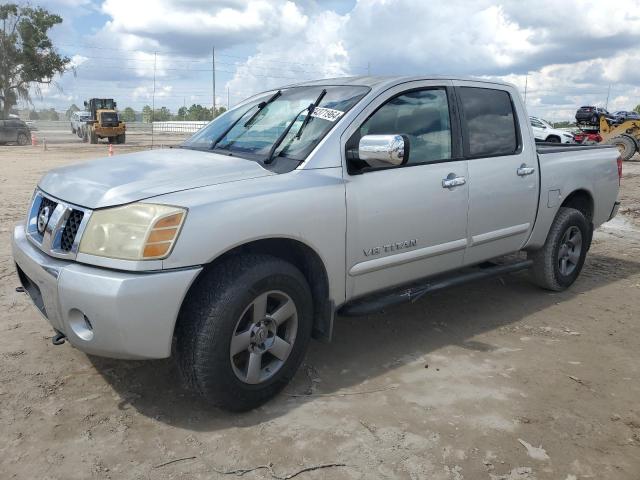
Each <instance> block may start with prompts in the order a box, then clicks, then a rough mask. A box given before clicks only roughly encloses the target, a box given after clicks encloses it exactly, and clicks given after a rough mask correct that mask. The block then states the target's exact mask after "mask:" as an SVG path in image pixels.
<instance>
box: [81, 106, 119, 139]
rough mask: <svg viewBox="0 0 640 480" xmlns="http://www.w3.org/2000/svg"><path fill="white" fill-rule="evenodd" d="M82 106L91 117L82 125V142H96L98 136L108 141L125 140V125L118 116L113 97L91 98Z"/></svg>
mask: <svg viewBox="0 0 640 480" xmlns="http://www.w3.org/2000/svg"><path fill="white" fill-rule="evenodd" d="M84 107H85V109H86V110H87V111H88V112H89V113H90V114H91V117H90V118H89V119H88V120H86V121H85V122H84V124H83V127H82V141H83V142H89V143H98V139H100V138H107V139H108V140H109V143H124V142H125V139H126V133H125V132H126V128H127V127H126V125H125V124H124V122H121V121H120V118H119V117H118V112H117V111H116V102H114V101H113V98H91V99H89V100H88V101H86V102H84Z"/></svg>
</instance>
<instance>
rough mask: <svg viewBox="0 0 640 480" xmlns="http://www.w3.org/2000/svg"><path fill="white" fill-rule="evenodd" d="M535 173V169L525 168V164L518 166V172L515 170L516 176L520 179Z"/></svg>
mask: <svg viewBox="0 0 640 480" xmlns="http://www.w3.org/2000/svg"><path fill="white" fill-rule="evenodd" d="M535 171H536V169H535V168H533V167H527V164H526V163H523V164H522V165H520V168H518V170H516V172H517V173H518V175H520V176H521V177H524V176H525V175H531V174H532V173H533V172H535Z"/></svg>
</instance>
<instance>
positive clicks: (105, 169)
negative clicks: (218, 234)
mask: <svg viewBox="0 0 640 480" xmlns="http://www.w3.org/2000/svg"><path fill="white" fill-rule="evenodd" d="M268 175H274V174H273V173H272V172H270V171H269V170H266V169H264V168H262V166H260V165H259V164H258V163H257V162H253V161H251V160H244V159H242V158H238V157H228V156H226V155H220V154H217V153H211V152H203V151H196V150H186V149H162V150H147V151H144V152H137V153H129V154H125V155H117V156H115V157H105V158H99V159H97V160H93V161H89V162H85V163H80V164H75V165H69V166H66V167H61V168H55V169H53V170H51V171H50V172H48V173H47V174H46V175H45V176H44V177H43V178H42V180H40V183H39V187H40V188H41V189H42V190H43V191H45V192H46V193H48V194H50V195H52V196H54V197H57V198H59V199H61V200H64V201H67V202H70V203H74V204H76V205H79V206H81V207H86V208H92V209H93V208H102V207H109V206H113V205H121V204H124V203H130V202H135V201H137V200H142V199H145V198H149V197H155V196H157V195H163V194H166V193H172V192H177V191H180V190H189V189H192V188H198V187H205V186H209V185H216V184H221V183H227V182H235V181H238V180H247V179H250V178H256V177H264V176H268Z"/></svg>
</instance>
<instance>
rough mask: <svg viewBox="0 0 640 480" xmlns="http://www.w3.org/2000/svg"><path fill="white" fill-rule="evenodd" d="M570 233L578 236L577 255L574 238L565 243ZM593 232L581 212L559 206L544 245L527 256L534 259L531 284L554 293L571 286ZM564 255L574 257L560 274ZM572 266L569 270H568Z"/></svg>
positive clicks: (576, 276) (566, 263)
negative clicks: (578, 246)
mask: <svg viewBox="0 0 640 480" xmlns="http://www.w3.org/2000/svg"><path fill="white" fill-rule="evenodd" d="M571 232H573V233H575V232H579V235H580V249H579V252H577V253H576V248H575V244H577V240H576V238H577V237H573V238H574V240H573V241H571V240H570V241H567V239H568V237H567V235H569V237H570V236H571ZM592 233H593V232H592V229H591V225H590V223H589V221H588V220H587V219H586V218H585V216H584V214H583V213H582V212H580V211H579V210H576V209H574V208H568V207H561V208H560V210H559V211H558V214H557V215H556V218H555V219H554V221H553V223H552V224H551V228H550V229H549V234H548V235H547V240H546V241H545V243H544V246H543V247H542V248H540V249H539V250H535V251H532V252H528V254H527V257H528V258H529V259H530V260H533V265H532V267H531V271H530V273H531V279H532V281H533V283H535V284H536V285H538V286H539V287H542V288H544V289H546V290H553V291H555V292H560V291H562V290H565V289H566V288H568V287H570V286H571V285H572V284H573V282H575V280H576V278H578V275H579V274H580V271H581V270H582V266H583V265H584V259H585V257H586V255H587V251H588V250H589V246H590V245H591V237H592ZM566 255H569V256H573V260H569V259H567V261H566V262H565V268H564V270H565V271H564V272H563V267H562V259H563V258H566ZM571 266H572V268H567V267H571Z"/></svg>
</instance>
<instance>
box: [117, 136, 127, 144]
mask: <svg viewBox="0 0 640 480" xmlns="http://www.w3.org/2000/svg"><path fill="white" fill-rule="evenodd" d="M125 141H126V134H125V133H121V134H120V135H118V136H117V137H116V142H117V143H120V144H124V142H125Z"/></svg>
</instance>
